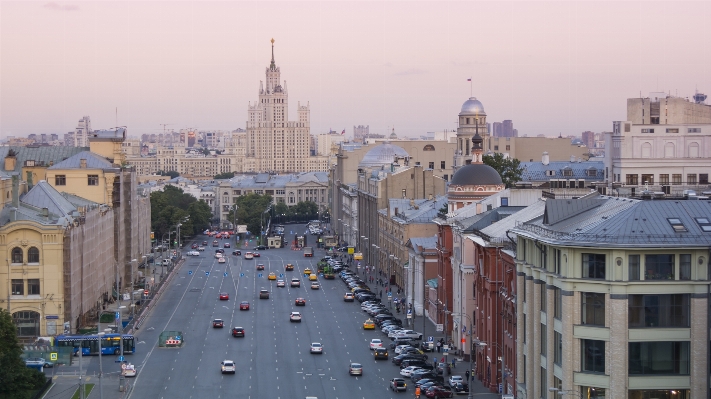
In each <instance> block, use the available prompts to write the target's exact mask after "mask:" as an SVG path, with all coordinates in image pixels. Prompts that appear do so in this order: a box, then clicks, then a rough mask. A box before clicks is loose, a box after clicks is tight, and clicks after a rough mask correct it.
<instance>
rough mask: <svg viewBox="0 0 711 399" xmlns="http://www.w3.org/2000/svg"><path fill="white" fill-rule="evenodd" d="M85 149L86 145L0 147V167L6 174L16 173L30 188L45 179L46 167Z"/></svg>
mask: <svg viewBox="0 0 711 399" xmlns="http://www.w3.org/2000/svg"><path fill="white" fill-rule="evenodd" d="M86 150H88V147H87V148H85V147H68V146H37V145H30V146H25V147H15V146H9V147H0V158H2V159H3V160H4V162H2V163H0V168H2V169H1V171H2V172H5V173H7V174H18V175H19V176H20V179H21V180H23V181H25V182H27V185H28V188H32V186H33V185H34V184H35V183H37V182H39V181H40V180H46V179H47V168H49V167H50V166H53V165H54V164H57V163H59V162H62V161H63V160H65V159H67V158H69V157H71V156H73V155H75V154H78V153H80V152H83V151H86ZM10 151H12V155H11V153H10Z"/></svg>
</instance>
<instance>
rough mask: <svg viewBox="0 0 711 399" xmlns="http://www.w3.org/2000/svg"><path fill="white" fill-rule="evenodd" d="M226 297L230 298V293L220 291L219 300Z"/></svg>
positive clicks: (224, 299)
mask: <svg viewBox="0 0 711 399" xmlns="http://www.w3.org/2000/svg"><path fill="white" fill-rule="evenodd" d="M228 299H230V294H228V293H226V292H221V293H220V300H221V301H226V300H228Z"/></svg>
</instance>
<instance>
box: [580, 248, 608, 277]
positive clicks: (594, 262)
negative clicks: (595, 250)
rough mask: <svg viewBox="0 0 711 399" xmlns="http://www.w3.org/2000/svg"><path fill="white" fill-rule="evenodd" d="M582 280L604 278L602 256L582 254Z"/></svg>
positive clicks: (603, 260)
mask: <svg viewBox="0 0 711 399" xmlns="http://www.w3.org/2000/svg"><path fill="white" fill-rule="evenodd" d="M583 278H601V279H604V278H605V255H604V254H583Z"/></svg>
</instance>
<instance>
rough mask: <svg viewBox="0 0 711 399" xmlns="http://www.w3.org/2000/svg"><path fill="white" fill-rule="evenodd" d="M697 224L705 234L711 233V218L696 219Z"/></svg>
mask: <svg viewBox="0 0 711 399" xmlns="http://www.w3.org/2000/svg"><path fill="white" fill-rule="evenodd" d="M696 223H698V224H699V227H701V231H703V232H704V233H711V220H709V218H696Z"/></svg>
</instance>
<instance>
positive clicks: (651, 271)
mask: <svg viewBox="0 0 711 399" xmlns="http://www.w3.org/2000/svg"><path fill="white" fill-rule="evenodd" d="M644 279H645V280H674V255H669V254H656V255H645V256H644Z"/></svg>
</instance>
